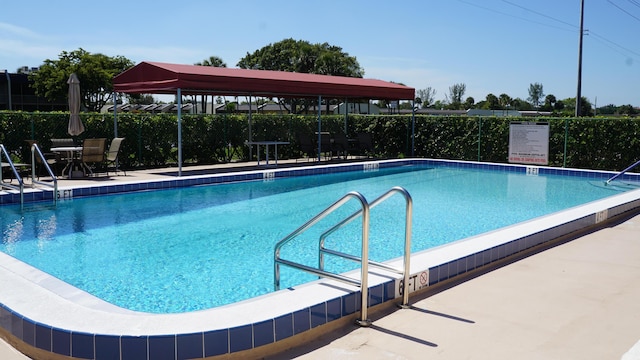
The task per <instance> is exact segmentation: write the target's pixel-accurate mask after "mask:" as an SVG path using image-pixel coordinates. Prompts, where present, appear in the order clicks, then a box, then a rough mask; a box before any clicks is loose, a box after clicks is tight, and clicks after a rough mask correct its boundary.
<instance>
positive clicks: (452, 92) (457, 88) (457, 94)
mask: <svg viewBox="0 0 640 360" xmlns="http://www.w3.org/2000/svg"><path fill="white" fill-rule="evenodd" d="M466 90H467V85H465V84H464V83H459V84H453V85H451V86H450V87H449V99H450V100H451V104H450V106H451V109H452V110H459V109H460V107H461V105H462V97H463V96H464V93H465V91H466Z"/></svg>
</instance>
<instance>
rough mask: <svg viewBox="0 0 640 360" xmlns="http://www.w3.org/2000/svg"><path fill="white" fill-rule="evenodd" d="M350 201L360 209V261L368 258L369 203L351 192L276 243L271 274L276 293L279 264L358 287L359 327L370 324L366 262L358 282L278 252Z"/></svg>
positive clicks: (278, 286) (356, 193)
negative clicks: (284, 257) (295, 260)
mask: <svg viewBox="0 0 640 360" xmlns="http://www.w3.org/2000/svg"><path fill="white" fill-rule="evenodd" d="M352 199H356V200H358V201H359V202H360V206H361V207H362V259H368V258H369V203H368V202H367V199H365V197H364V196H363V195H362V194H360V193H359V192H356V191H351V192H349V193H347V194H346V195H344V196H343V197H341V198H340V199H339V200H338V201H336V202H334V203H333V204H331V205H330V206H329V207H327V208H326V209H325V210H323V211H322V212H320V213H319V214H318V215H316V216H314V217H313V218H312V219H311V220H309V221H307V222H306V223H305V224H304V225H302V226H300V227H299V228H297V229H296V230H294V231H293V232H292V233H291V234H289V235H287V236H286V237H284V238H283V239H282V240H280V241H278V243H277V244H276V246H275V249H274V272H273V274H274V288H275V290H276V291H277V290H280V264H282V265H287V266H290V267H292V268H295V269H298V270H302V271H306V272H308V273H311V274H314V275H319V276H322V277H327V278H331V279H334V280H338V281H341V282H345V283H348V284H351V285H354V286H359V287H360V294H361V298H360V301H361V305H362V306H361V308H360V309H361V310H360V319H359V320H358V321H357V323H358V324H359V325H361V326H368V325H369V324H371V321H370V320H369V319H368V318H367V316H368V314H367V311H368V306H367V304H368V302H367V299H368V298H369V283H368V274H369V264H368V262H367V261H362V262H361V271H360V280H359V281H358V280H356V279H353V278H350V277H347V276H344V275H341V274H335V273H332V272H328V271H324V270H320V269H316V268H313V267H310V266H307V265H304V264H299V263H296V262H293V261H289V260H285V259H281V258H280V250H281V249H282V247H283V246H284V245H285V244H287V243H288V242H290V241H291V240H293V239H295V238H296V237H298V236H299V235H300V234H302V233H303V232H305V231H307V230H308V229H309V228H311V227H312V226H313V225H315V224H316V223H318V222H319V221H320V220H322V219H324V218H325V217H327V216H328V215H329V214H331V213H332V212H334V211H336V210H337V209H338V208H340V207H341V206H342V205H344V204H345V203H347V202H348V201H349V200H352Z"/></svg>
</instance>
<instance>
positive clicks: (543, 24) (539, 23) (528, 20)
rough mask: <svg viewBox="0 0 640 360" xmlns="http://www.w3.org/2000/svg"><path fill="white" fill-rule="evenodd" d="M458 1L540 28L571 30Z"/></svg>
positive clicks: (462, 0) (461, 0) (460, 0)
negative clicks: (540, 26) (536, 25)
mask: <svg viewBox="0 0 640 360" xmlns="http://www.w3.org/2000/svg"><path fill="white" fill-rule="evenodd" d="M458 1H459V2H461V3H464V4H467V5H471V6H475V7H477V8H480V9H483V10H487V11H490V12H493V13H496V14H500V15H505V16H509V17H512V18H516V19H519V20H523V21H527V22H530V23H534V24H538V25H542V26H548V27H552V28H555V29H559V30H563V31H571V30H569V29H566V28H561V27H558V26H553V25H550V24H545V23H541V22H538V21H534V20H531V19H527V18H523V17H520V16H516V15H513V14H509V13H505V12H502V11H499V10H496V9H491V8H488V7H484V6H481V5H478V4H474V3H471V2H468V1H465V0H458ZM556 21H559V20H556ZM569 25H571V24H569ZM571 26H573V27H576V26H575V25H571Z"/></svg>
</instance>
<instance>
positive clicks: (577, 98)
mask: <svg viewBox="0 0 640 360" xmlns="http://www.w3.org/2000/svg"><path fill="white" fill-rule="evenodd" d="M583 28H584V0H580V41H579V42H578V92H577V94H576V117H579V116H580V106H581V103H582V36H583V35H584V30H583Z"/></svg>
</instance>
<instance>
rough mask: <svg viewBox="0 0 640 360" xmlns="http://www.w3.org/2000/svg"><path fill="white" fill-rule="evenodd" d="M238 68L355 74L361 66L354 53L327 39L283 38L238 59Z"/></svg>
mask: <svg viewBox="0 0 640 360" xmlns="http://www.w3.org/2000/svg"><path fill="white" fill-rule="evenodd" d="M237 66H238V67H239V68H241V69H258V70H278V71H290V72H299V73H309V74H322V75H334V76H348V77H358V78H361V77H363V76H364V70H363V69H362V68H361V67H360V64H358V61H357V60H356V58H355V57H353V56H349V54H348V53H346V52H343V51H342V48H340V47H337V46H331V45H329V44H327V43H323V44H311V43H309V42H308V41H302V40H298V41H296V40H293V39H285V40H282V41H280V42H277V43H274V44H269V45H267V46H265V47H263V48H261V49H259V50H256V51H255V52H253V54H249V53H247V55H246V56H245V57H243V58H242V59H240V61H238V64H237Z"/></svg>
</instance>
